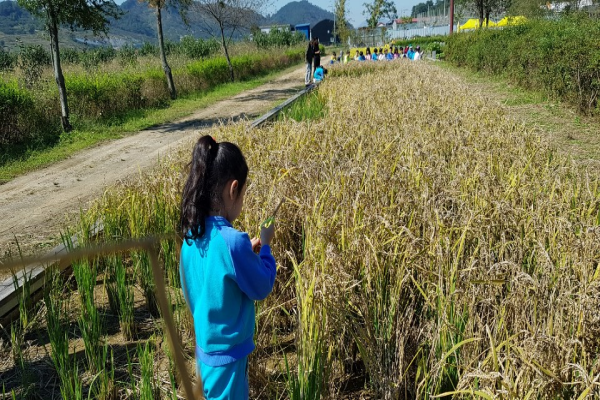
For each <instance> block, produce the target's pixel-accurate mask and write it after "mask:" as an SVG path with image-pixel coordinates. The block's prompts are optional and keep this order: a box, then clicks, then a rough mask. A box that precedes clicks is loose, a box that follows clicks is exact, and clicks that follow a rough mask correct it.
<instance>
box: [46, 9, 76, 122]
mask: <svg viewBox="0 0 600 400" xmlns="http://www.w3.org/2000/svg"><path fill="white" fill-rule="evenodd" d="M48 26H49V29H48V31H49V33H50V49H51V51H52V66H53V67H54V79H55V80H56V85H57V86H58V97H59V100H60V111H61V116H60V122H61V124H62V128H63V131H65V132H71V131H72V130H73V127H72V126H71V123H70V122H69V104H68V103H67V88H66V86H65V77H64V76H63V73H62V67H61V66H60V51H59V48H58V24H57V23H56V18H55V17H54V15H49V20H48Z"/></svg>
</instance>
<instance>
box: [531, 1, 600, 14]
mask: <svg viewBox="0 0 600 400" xmlns="http://www.w3.org/2000/svg"><path fill="white" fill-rule="evenodd" d="M593 5H594V4H593V2H592V0H578V1H576V2H575V3H573V2H568V1H563V2H555V3H548V4H547V5H546V6H545V7H547V8H548V10H550V11H556V12H562V11H564V10H565V9H566V8H568V7H575V8H577V9H582V8H584V7H591V6H593ZM542 7H543V6H542Z"/></svg>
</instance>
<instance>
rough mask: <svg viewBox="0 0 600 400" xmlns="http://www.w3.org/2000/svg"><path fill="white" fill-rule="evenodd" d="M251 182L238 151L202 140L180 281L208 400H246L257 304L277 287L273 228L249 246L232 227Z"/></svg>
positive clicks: (186, 212) (187, 194) (193, 167)
mask: <svg viewBox="0 0 600 400" xmlns="http://www.w3.org/2000/svg"><path fill="white" fill-rule="evenodd" d="M247 177H248V165H247V164H246V160H245V159H244V156H243V155H242V152H241V151H240V149H239V148H238V147H237V146H236V145H235V144H233V143H229V142H222V143H217V142H215V140H214V139H213V138H212V137H211V136H203V137H202V138H200V140H198V143H196V146H195V147H194V150H193V153H192V161H191V163H190V175H189V177H188V180H187V182H186V184H185V187H184V189H183V197H182V201H181V228H182V230H183V233H184V235H185V236H184V241H183V245H182V248H181V261H180V272H181V273H180V275H181V287H182V288H183V293H184V296H185V300H186V302H187V304H188V306H189V307H190V311H191V313H192V316H193V317H194V331H195V334H196V367H197V371H198V373H199V374H200V375H201V377H202V381H203V384H204V396H205V398H206V399H236V400H237V399H242V400H243V399H248V355H249V354H250V353H251V352H252V350H254V339H253V334H254V319H255V316H254V300H262V299H264V298H265V297H267V295H268V294H269V293H271V290H272V289H273V284H274V282H275V275H276V268H275V259H274V258H273V256H272V255H271V248H270V244H271V240H272V239H273V235H274V233H275V228H274V224H271V225H270V226H269V227H261V231H260V239H257V238H255V239H252V240H250V238H249V236H248V234H246V233H243V232H239V231H237V230H236V229H234V228H233V227H232V225H231V224H232V222H233V221H234V220H235V219H236V218H237V217H238V216H239V215H240V213H241V212H242V207H243V204H244V194H245V192H246V179H247ZM259 249H260V250H259ZM257 252H258V254H256V253H257Z"/></svg>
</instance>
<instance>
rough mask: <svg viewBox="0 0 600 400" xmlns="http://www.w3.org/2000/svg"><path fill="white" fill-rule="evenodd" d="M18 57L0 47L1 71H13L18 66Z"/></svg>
mask: <svg viewBox="0 0 600 400" xmlns="http://www.w3.org/2000/svg"><path fill="white" fill-rule="evenodd" d="M16 61H17V60H16V56H15V55H14V54H11V53H10V52H8V51H5V50H3V49H2V48H1V47H0V71H12V69H13V68H14V67H15V64H16Z"/></svg>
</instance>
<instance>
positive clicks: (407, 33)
mask: <svg viewBox="0 0 600 400" xmlns="http://www.w3.org/2000/svg"><path fill="white" fill-rule="evenodd" d="M457 29H458V26H457V25H454V32H456V31H457ZM449 33H450V25H443V26H427V27H425V26H423V27H421V28H410V29H402V28H399V29H382V28H375V29H370V30H368V29H360V30H357V31H355V33H354V35H353V36H351V45H352V46H361V47H362V46H370V47H372V46H383V45H384V44H385V43H387V42H389V41H391V40H394V39H410V38H413V37H423V36H437V35H448V34H449Z"/></svg>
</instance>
